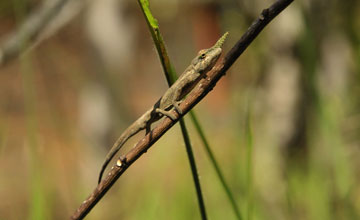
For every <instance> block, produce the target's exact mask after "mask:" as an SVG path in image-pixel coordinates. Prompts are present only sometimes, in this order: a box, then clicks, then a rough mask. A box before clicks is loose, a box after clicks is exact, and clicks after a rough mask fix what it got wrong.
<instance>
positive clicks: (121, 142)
mask: <svg viewBox="0 0 360 220" xmlns="http://www.w3.org/2000/svg"><path fill="white" fill-rule="evenodd" d="M125 134H127V133H126V132H125ZM133 135H134V133H130V134H129V135H127V136H125V137H124V136H120V137H119V139H118V140H117V141H116V142H115V144H114V145H113V147H112V148H111V150H110V151H109V153H108V154H107V155H106V159H105V162H104V164H103V165H102V167H101V170H100V174H99V180H98V183H100V182H101V179H102V176H103V174H104V171H105V169H106V167H107V165H108V164H109V163H110V161H111V160H112V158H113V157H114V156H115V154H116V153H117V152H118V151H119V150H120V148H121V147H122V146H123V145H124V144H125V142H126V141H127V140H128V139H129V138H130V137H131V136H133Z"/></svg>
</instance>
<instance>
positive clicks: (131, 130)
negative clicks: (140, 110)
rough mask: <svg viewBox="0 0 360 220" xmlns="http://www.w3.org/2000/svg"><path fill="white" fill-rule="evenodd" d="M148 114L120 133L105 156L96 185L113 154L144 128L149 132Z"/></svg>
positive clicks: (148, 112)
mask: <svg viewBox="0 0 360 220" xmlns="http://www.w3.org/2000/svg"><path fill="white" fill-rule="evenodd" d="M150 113H151V111H147V112H146V113H145V114H144V115H143V116H142V117H140V118H139V119H138V120H136V121H135V122H134V123H133V124H132V125H130V127H128V128H127V129H126V130H125V131H124V133H122V134H121V136H120V137H119V138H118V139H117V140H116V142H115V144H114V145H113V146H112V148H111V150H110V151H109V153H108V154H107V155H106V158H105V162H104V164H103V165H102V167H101V170H100V174H99V180H98V183H100V182H101V179H102V176H103V174H104V171H105V169H106V167H107V165H108V164H109V163H110V161H111V160H112V158H113V157H114V156H115V154H116V153H117V152H118V151H119V150H120V148H121V147H122V146H123V145H124V144H125V143H126V141H127V140H129V138H131V137H132V136H134V135H135V134H137V133H138V132H139V131H141V130H143V129H145V128H146V132H148V130H149V128H148V127H149V126H150V125H148V124H149V123H148V122H149V119H150Z"/></svg>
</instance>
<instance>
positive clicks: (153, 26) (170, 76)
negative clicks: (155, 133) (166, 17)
mask: <svg viewBox="0 0 360 220" xmlns="http://www.w3.org/2000/svg"><path fill="white" fill-rule="evenodd" d="M138 2H139V4H140V7H141V9H142V11H143V13H144V16H145V19H146V22H147V24H148V27H149V30H150V33H151V36H152V38H153V41H154V43H155V46H156V50H157V52H158V55H159V58H160V61H161V65H162V68H163V70H164V74H165V76H166V80H167V83H168V85H169V87H170V86H171V85H172V84H173V83H174V82H175V81H176V79H177V74H176V72H175V70H174V68H173V67H172V65H171V62H170V59H169V56H168V54H167V51H166V47H165V43H164V40H163V38H162V36H161V33H160V29H159V25H158V22H157V20H156V19H155V18H154V16H152V14H151V11H150V7H149V1H147V0H138ZM179 121H180V127H181V132H182V135H183V138H184V142H185V147H186V152H187V155H188V159H189V163H190V168H191V172H192V176H193V179H194V184H195V189H196V195H197V198H198V203H199V208H200V214H201V217H202V219H207V217H206V209H205V203H204V199H203V196H202V190H201V185H200V180H199V176H198V172H197V168H196V162H195V158H194V154H193V150H192V146H191V142H190V137H189V134H188V131H187V129H186V126H185V122H184V120H183V119H180V120H179Z"/></svg>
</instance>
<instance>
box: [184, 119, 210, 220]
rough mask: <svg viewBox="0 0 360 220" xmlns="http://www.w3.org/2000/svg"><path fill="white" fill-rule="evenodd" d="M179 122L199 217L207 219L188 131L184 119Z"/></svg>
mask: <svg viewBox="0 0 360 220" xmlns="http://www.w3.org/2000/svg"><path fill="white" fill-rule="evenodd" d="M179 122H180V127H181V131H182V133H183V137H184V142H185V147H186V152H187V154H188V158H189V163H190V167H191V171H192V176H193V179H194V184H195V188H196V194H197V197H198V202H199V208H200V213H201V218H202V219H207V217H206V210H205V203H204V200H203V196H202V190H201V186H200V180H199V175H198V173H197V168H196V162H195V158H194V154H193V151H192V146H191V143H190V138H189V133H188V131H187V129H186V126H185V122H184V120H180V121H179Z"/></svg>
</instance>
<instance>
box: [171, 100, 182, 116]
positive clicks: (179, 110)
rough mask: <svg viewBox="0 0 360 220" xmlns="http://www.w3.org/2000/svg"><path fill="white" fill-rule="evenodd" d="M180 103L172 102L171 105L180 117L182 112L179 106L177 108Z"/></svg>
mask: <svg viewBox="0 0 360 220" xmlns="http://www.w3.org/2000/svg"><path fill="white" fill-rule="evenodd" d="M180 103H181V101H177V102H174V103H173V106H174V108H175V110H176V111H177V112H178V113H179V114H180V115H182V114H183V111H182V110H181V109H180V106H179V105H180Z"/></svg>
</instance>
